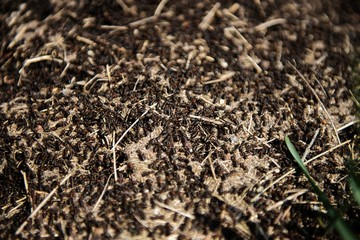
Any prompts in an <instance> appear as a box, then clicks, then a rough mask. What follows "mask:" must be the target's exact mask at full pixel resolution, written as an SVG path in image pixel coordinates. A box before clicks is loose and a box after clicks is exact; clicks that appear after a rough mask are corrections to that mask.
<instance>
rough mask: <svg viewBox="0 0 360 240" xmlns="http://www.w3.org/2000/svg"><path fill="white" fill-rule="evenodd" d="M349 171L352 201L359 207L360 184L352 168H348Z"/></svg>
mask: <svg viewBox="0 0 360 240" xmlns="http://www.w3.org/2000/svg"><path fill="white" fill-rule="evenodd" d="M349 171H350V176H349V184H350V188H351V191H352V194H353V196H354V199H355V200H356V202H357V204H358V205H359V206H360V183H359V180H358V178H357V176H356V174H355V172H354V170H353V168H351V167H350V169H349Z"/></svg>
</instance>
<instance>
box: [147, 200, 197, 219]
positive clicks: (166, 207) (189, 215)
mask: <svg viewBox="0 0 360 240" xmlns="http://www.w3.org/2000/svg"><path fill="white" fill-rule="evenodd" d="M154 202H155V203H156V204H157V205H159V206H160V207H162V208H165V209H167V210H170V211H172V212H176V213H178V214H180V215H182V216H184V217H187V218H190V219H195V216H194V215H192V214H190V213H187V212H183V211H180V210H177V209H175V208H173V207H171V206H169V205H166V204H164V203H161V202H159V201H157V200H154Z"/></svg>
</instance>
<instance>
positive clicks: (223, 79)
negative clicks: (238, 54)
mask: <svg viewBox="0 0 360 240" xmlns="http://www.w3.org/2000/svg"><path fill="white" fill-rule="evenodd" d="M234 75H235V72H227V73H225V74H223V75H221V76H220V77H219V78H218V79H214V80H210V81H207V82H205V83H204V84H205V85H206V84H213V83H219V82H223V81H226V80H228V79H230V78H232V77H233V76H234Z"/></svg>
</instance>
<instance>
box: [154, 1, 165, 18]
mask: <svg viewBox="0 0 360 240" xmlns="http://www.w3.org/2000/svg"><path fill="white" fill-rule="evenodd" d="M168 1H169V0H161V2H160V3H159V5H158V6H157V8H156V10H155V12H154V16H156V17H159V16H160V14H161V11H162V10H163V9H164V7H165V4H166V3H167V2H168Z"/></svg>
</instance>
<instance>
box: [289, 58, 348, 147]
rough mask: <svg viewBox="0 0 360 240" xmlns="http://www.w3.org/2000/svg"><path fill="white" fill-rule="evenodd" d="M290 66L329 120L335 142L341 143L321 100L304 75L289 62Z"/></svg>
mask: <svg viewBox="0 0 360 240" xmlns="http://www.w3.org/2000/svg"><path fill="white" fill-rule="evenodd" d="M289 64H290V66H291V67H292V68H293V69H294V70H295V71H296V73H297V74H298V75H299V76H300V78H301V79H302V80H303V81H304V82H305V83H306V85H307V87H308V88H309V89H310V90H311V92H312V93H313V94H314V96H315V98H316V99H317V100H318V102H319V104H320V105H321V107H322V109H323V110H324V112H325V115H326V116H327V118H328V119H329V121H330V124H331V126H332V128H333V130H334V133H335V137H336V140H337V142H338V143H341V140H340V138H339V135H338V133H337V131H336V127H335V124H334V122H333V121H332V119H331V116H330V114H329V112H328V111H327V109H326V107H325V106H324V104H323V102H322V101H321V99H320V98H319V96H318V95H317V93H316V92H315V90H314V89H313V88H312V87H311V85H310V83H309V82H308V81H307V80H306V78H305V77H304V75H303V74H302V73H301V72H300V71H299V70H298V69H297V68H296V67H295V66H294V65H292V64H291V63H290V62H289Z"/></svg>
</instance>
